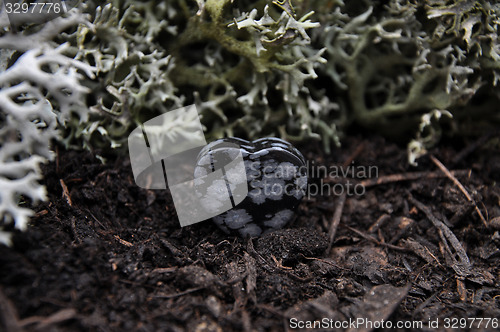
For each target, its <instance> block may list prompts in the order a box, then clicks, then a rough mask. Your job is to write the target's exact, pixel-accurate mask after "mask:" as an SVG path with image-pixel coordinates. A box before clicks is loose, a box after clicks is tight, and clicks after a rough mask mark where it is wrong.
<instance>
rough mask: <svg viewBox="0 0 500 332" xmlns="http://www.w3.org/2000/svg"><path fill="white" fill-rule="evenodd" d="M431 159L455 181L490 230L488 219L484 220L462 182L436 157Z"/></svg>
mask: <svg viewBox="0 0 500 332" xmlns="http://www.w3.org/2000/svg"><path fill="white" fill-rule="evenodd" d="M430 157H431V160H432V162H433V163H434V164H436V166H437V167H439V169H440V170H442V171H443V172H444V174H446V176H447V177H448V178H449V179H450V180H451V181H453V183H455V185H456V186H457V187H458V188H459V189H460V191H461V192H462V193H463V194H464V195H465V197H466V198H467V200H468V201H469V202H471V203H472V204H474V207H475V209H476V212H477V214H478V215H479V218H481V220H482V222H483V224H484V226H485V227H486V228H488V222H487V221H486V219H485V218H484V216H483V214H482V213H481V210H479V208H478V207H477V204H476V202H475V201H474V200H473V199H472V197H471V196H470V195H469V193H468V192H467V189H465V187H464V186H463V185H462V184H461V183H460V181H458V179H457V178H456V177H455V176H453V174H451V172H450V171H449V170H448V169H447V168H446V166H444V165H443V164H442V163H441V162H440V161H439V160H437V158H436V157H434V156H433V155H430Z"/></svg>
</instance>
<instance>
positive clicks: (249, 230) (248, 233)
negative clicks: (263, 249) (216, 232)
mask: <svg viewBox="0 0 500 332" xmlns="http://www.w3.org/2000/svg"><path fill="white" fill-rule="evenodd" d="M238 232H240V235H241V236H242V237H254V236H259V235H260V234H262V228H260V227H259V226H257V225H256V224H246V225H245V226H244V227H242V228H240V229H239V230H238Z"/></svg>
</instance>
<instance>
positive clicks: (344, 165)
mask: <svg viewBox="0 0 500 332" xmlns="http://www.w3.org/2000/svg"><path fill="white" fill-rule="evenodd" d="M364 149H365V142H362V143H361V144H360V145H358V147H357V148H356V150H354V152H353V153H352V154H351V155H350V156H349V158H347V159H346V161H344V163H343V164H342V167H343V168H347V167H348V166H349V165H350V164H351V163H352V161H353V160H354V159H355V158H356V157H357V156H359V154H360V153H361V152H363V150H364Z"/></svg>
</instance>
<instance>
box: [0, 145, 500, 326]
mask: <svg viewBox="0 0 500 332" xmlns="http://www.w3.org/2000/svg"><path fill="white" fill-rule="evenodd" d="M483 141H485V143H484V144H483V145H478V144H475V142H476V141H475V140H472V139H471V140H466V141H454V142H451V141H450V142H444V143H442V144H441V145H440V147H439V148H438V149H435V150H433V151H431V155H433V156H435V157H436V159H437V160H439V161H441V162H442V163H443V164H444V165H446V167H447V168H449V169H450V170H457V171H458V172H455V173H454V174H455V175H456V177H457V178H458V180H459V181H460V183H461V184H462V185H463V186H464V187H465V188H466V190H467V191H468V193H469V194H470V196H471V198H472V199H473V200H474V201H475V202H477V207H478V209H479V211H481V214H482V215H483V216H484V219H485V220H484V221H483V220H481V218H480V216H479V214H478V212H477V210H476V208H475V205H474V203H472V202H470V201H469V200H468V199H467V198H466V196H465V195H464V193H462V191H461V190H460V188H459V187H458V186H457V184H456V183H454V182H453V181H452V180H450V179H449V178H447V177H446V176H445V175H444V173H443V172H442V171H440V169H439V168H438V167H437V166H436V163H435V162H433V161H432V159H431V157H430V156H426V157H423V158H421V159H420V160H419V166H418V167H410V166H409V165H408V163H407V159H406V149H405V148H404V147H398V146H397V145H395V144H393V143H388V142H385V141H384V140H383V139H382V138H377V137H375V138H373V137H369V138H362V137H354V138H348V139H346V140H345V141H344V145H343V147H342V148H341V149H337V150H335V151H334V152H333V153H332V154H331V155H324V154H323V153H322V152H321V149H320V148H319V144H318V145H317V146H316V145H312V146H301V147H299V148H300V150H301V151H302V152H304V154H305V156H306V158H307V159H308V160H310V161H313V160H314V161H315V165H326V166H337V167H338V166H340V165H354V166H358V167H359V166H377V167H378V180H379V182H383V181H389V182H387V183H378V184H377V183H375V182H374V181H371V182H370V180H369V179H365V178H363V176H362V174H358V176H357V178H355V179H352V178H347V179H339V178H335V177H329V178H327V179H324V180H323V183H327V184H329V185H330V187H333V186H334V185H335V184H340V183H343V184H344V185H347V183H346V182H347V181H350V182H351V184H353V183H360V181H364V182H362V183H363V184H364V185H366V187H365V188H366V192H365V193H364V194H363V195H352V196H350V195H347V197H346V199H345V204H343V205H342V204H341V203H342V199H339V195H335V194H330V195H328V194H324V195H317V196H314V197H310V198H308V199H306V200H304V201H303V202H302V204H301V205H300V207H299V210H298V211H297V218H296V219H295V221H293V222H292V223H291V224H290V225H289V226H288V228H287V229H284V230H280V231H276V232H274V233H270V234H267V235H264V236H262V237H260V238H255V239H250V240H244V239H241V238H238V237H233V236H227V235H225V234H224V233H223V232H221V231H219V230H218V228H216V227H215V226H214V225H213V224H212V223H211V222H210V221H207V222H203V223H199V224H195V225H192V226H188V227H185V228H181V227H180V226H179V223H178V221H177V217H176V213H175V209H174V206H173V203H172V200H171V197H170V195H169V193H168V191H146V190H142V189H140V188H138V187H137V186H136V185H135V183H134V180H133V177H132V173H131V167H130V164H129V160H128V158H124V157H121V158H118V159H115V160H108V163H107V164H105V165H103V164H101V162H100V161H99V160H98V159H96V158H94V157H93V156H92V155H91V154H89V153H87V152H74V151H73V152H59V154H58V158H57V161H56V162H54V163H51V164H49V165H47V166H46V167H45V174H46V177H45V180H44V182H45V183H46V185H47V188H48V192H49V201H48V202H46V203H44V204H42V205H39V206H38V207H37V214H36V217H35V218H33V219H32V223H31V224H32V225H31V227H30V228H29V229H28V231H26V232H25V233H22V234H21V233H19V234H17V235H16V236H15V239H14V245H13V247H12V248H7V247H3V246H2V247H0V266H1V269H0V331H22V330H24V331H35V330H39V331H282V330H287V329H289V328H293V327H295V326H297V325H298V322H299V321H300V322H302V323H304V324H306V323H307V322H310V323H311V322H312V321H317V322H322V323H328V324H333V325H323V327H324V328H325V329H324V330H335V328H334V327H335V326H338V324H340V323H343V324H347V323H349V320H351V321H352V320H355V319H357V318H365V319H367V320H370V321H371V322H372V323H373V324H376V323H380V322H381V321H382V320H384V322H385V321H389V322H391V323H392V324H393V327H395V325H396V324H397V322H400V321H404V322H406V323H407V324H410V323H412V322H422V323H423V327H422V328H419V327H418V326H417V328H415V329H420V330H432V329H431V328H430V327H429V321H431V322H435V321H436V320H439V321H438V323H439V329H445V327H446V324H448V327H449V328H448V330H451V328H452V327H454V326H453V325H452V324H454V323H455V324H456V325H455V327H464V326H463V323H464V320H461V321H460V320H456V321H454V320H453V319H460V318H495V319H497V320H498V319H499V318H500V287H499V286H500V278H499V272H500V235H499V232H498V230H499V229H500V218H499V217H500V188H499V186H498V182H499V181H500V143H499V138H498V136H490V137H489V138H488V139H486V140H484V139H483ZM351 161H353V162H351ZM337 169H338V168H337ZM357 169H358V170H359V168H357ZM460 170H462V172H460ZM415 172H420V173H415ZM372 175H373V174H372ZM389 175H392V177H387V176H389ZM311 183H314V184H319V185H320V184H321V183H322V182H321V181H320V179H319V178H317V177H316V178H313V179H311ZM64 185H65V186H66V187H67V194H65V193H64V190H63V187H64ZM335 188H337V190H338V189H339V188H340V187H339V186H337V187H335ZM358 189H359V188H358ZM337 193H339V192H337ZM336 211H337V214H336V216H338V217H340V219H338V218H336V217H335V216H334V215H335V212H336ZM336 219H337V220H336ZM336 221H339V222H338V223H336ZM331 238H333V242H332V243H330V239H331ZM329 247H331V250H328V249H329ZM447 319H450V320H447ZM335 322H337V323H336V324H337V325H335ZM486 322H487V321H486V320H483V321H482V322H480V321H479V320H468V321H467V322H466V324H467V326H466V328H462V330H467V329H470V330H494V326H495V325H494V321H490V323H489V326H486ZM496 322H497V325H496V326H498V321H496ZM472 323H473V324H474V326H473V328H470V324H472ZM478 325H479V328H477V327H478ZM306 326H307V325H306ZM332 326H333V328H331V327H332ZM344 327H345V328H340V329H337V330H349V329H351V330H365V331H366V330H372V328H370V326H369V325H368V326H366V324H365V325H363V326H356V327H355V326H353V325H345V326H344ZM386 327H387V325H386ZM380 330H389V329H380ZM392 330H397V329H392ZM400 330H401V329H400Z"/></svg>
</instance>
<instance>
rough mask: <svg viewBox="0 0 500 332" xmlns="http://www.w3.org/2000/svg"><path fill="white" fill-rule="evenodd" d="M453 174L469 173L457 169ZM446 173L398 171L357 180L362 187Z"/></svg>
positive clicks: (439, 175)
mask: <svg viewBox="0 0 500 332" xmlns="http://www.w3.org/2000/svg"><path fill="white" fill-rule="evenodd" d="M450 173H451V174H452V175H454V176H467V175H468V174H469V171H468V170H458V171H451V172H450ZM445 176H446V174H443V173H442V172H412V173H398V174H391V175H384V176H380V177H378V178H373V179H366V180H363V181H361V182H359V184H360V185H362V186H364V187H372V186H377V185H380V184H386V183H391V182H400V181H411V180H421V179H434V178H442V177H445Z"/></svg>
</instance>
